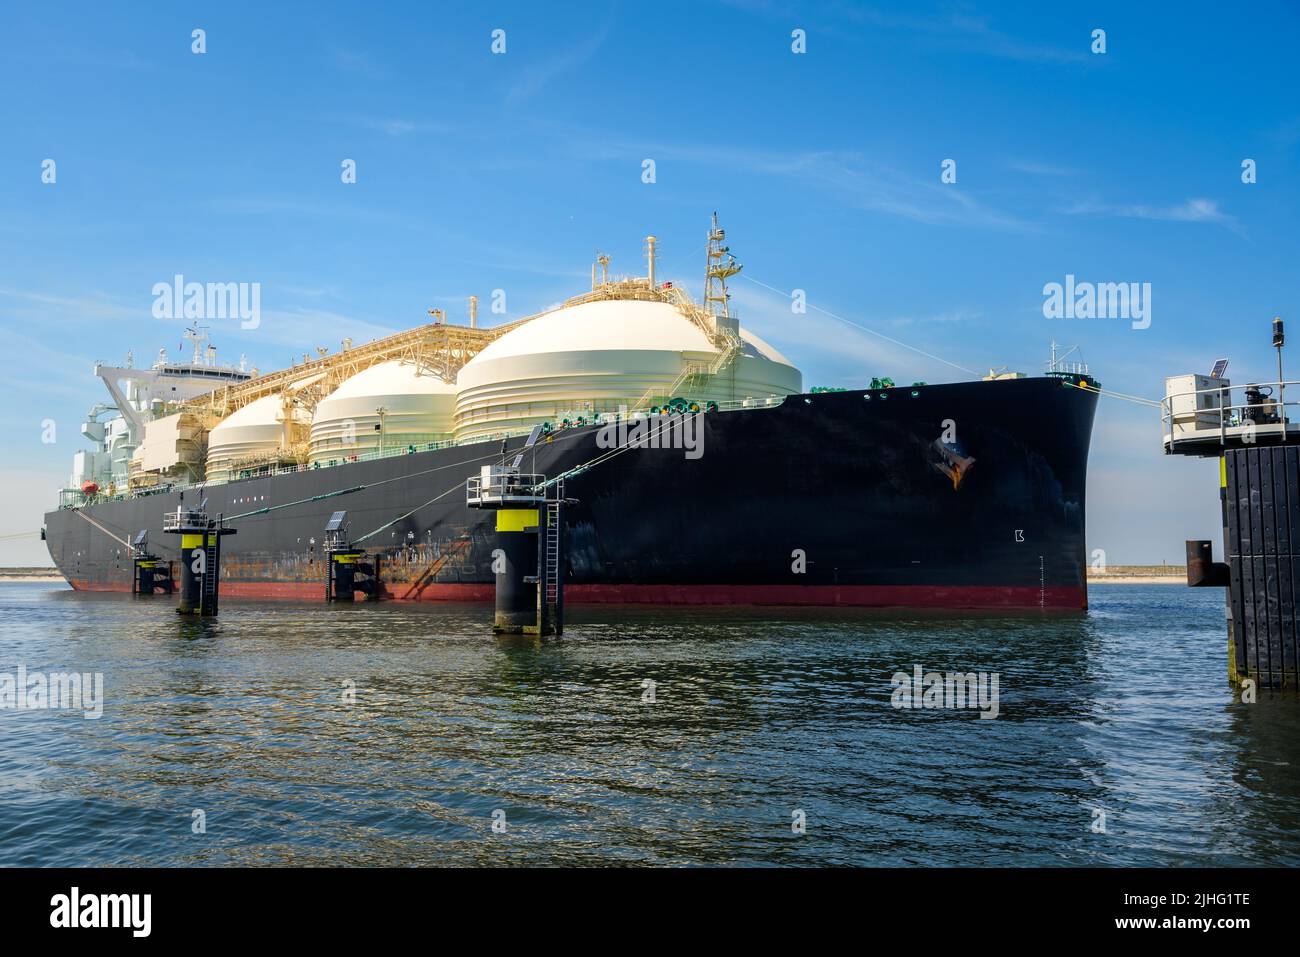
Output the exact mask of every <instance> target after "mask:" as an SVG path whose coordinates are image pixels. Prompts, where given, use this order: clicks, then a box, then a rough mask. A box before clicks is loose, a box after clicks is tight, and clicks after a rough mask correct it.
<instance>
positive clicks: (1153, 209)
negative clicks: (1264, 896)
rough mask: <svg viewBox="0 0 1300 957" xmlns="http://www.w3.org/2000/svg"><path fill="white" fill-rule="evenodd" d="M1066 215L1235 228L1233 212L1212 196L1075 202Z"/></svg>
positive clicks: (1065, 210) (1235, 220)
mask: <svg viewBox="0 0 1300 957" xmlns="http://www.w3.org/2000/svg"><path fill="white" fill-rule="evenodd" d="M1063 212H1065V213H1066V214H1068V215H1070V216H1102V217H1119V218H1124V219H1155V220H1165V221H1168V222H1177V223H1213V224H1215V225H1219V226H1226V227H1228V228H1230V229H1237V228H1238V225H1239V224H1238V223H1237V219H1236V217H1234V216H1230V215H1228V214H1227V213H1225V212H1223V211H1222V210H1221V209H1219V204H1218V201H1216V200H1213V199H1188V200H1185V201H1184V202H1181V203H1176V204H1174V205H1172V206H1151V205H1148V204H1145V203H1095V202H1088V203H1076V204H1075V205H1073V206H1070V207H1067V208H1066V209H1064V210H1063Z"/></svg>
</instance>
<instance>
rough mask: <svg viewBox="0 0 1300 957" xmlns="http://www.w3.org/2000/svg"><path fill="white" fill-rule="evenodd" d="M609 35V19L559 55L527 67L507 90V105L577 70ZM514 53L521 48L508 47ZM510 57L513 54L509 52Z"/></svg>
mask: <svg viewBox="0 0 1300 957" xmlns="http://www.w3.org/2000/svg"><path fill="white" fill-rule="evenodd" d="M607 36H609V22H608V21H606V23H605V25H604V26H602V27H601V28H600V29H598V30H597V31H596V32H595V33H593V34H592V35H591V36H589V37H588V38H587V39H586V40H585V41H583V42H581V43H579V44H577V45H576V46H574V47H571V48H570V49H568V50H566V51H564V52H563V53H561V54H559V55H558V56H553V57H550V58H549V59H546V60H544V61H542V62H541V63H537V64H534V65H532V66H529V67H525V68H524V70H523V72H522V73H520V74H519V77H518V79H516V81H515V83H514V85H513V86H511V87H510V90H509V91H508V92H507V93H506V105H507V106H519V105H520V104H522V103H524V102H525V101H526V100H529V99H532V98H533V97H534V96H536V95H537V94H538V93H540V92H541V91H542V90H543V89H544V88H545V87H546V85H547V84H548V83H550V82H551V81H552V80H554V79H555V78H556V77H558V76H561V75H563V74H565V73H568V72H570V71H572V70H576V69H577V68H578V67H580V66H582V64H584V63H586V62H587V61H588V60H589V59H591V57H592V56H593V55H594V54H595V52H596V51H597V50H599V49H600V47H601V45H602V44H603V43H604V42H605V38H606V37H607ZM507 49H509V50H511V51H512V52H513V51H514V50H518V49H519V48H518V47H513V48H509V47H508V48H507ZM505 56H506V58H507V59H508V58H509V56H510V54H509V53H507V54H506V55H505Z"/></svg>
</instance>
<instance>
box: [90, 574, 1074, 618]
mask: <svg viewBox="0 0 1300 957" xmlns="http://www.w3.org/2000/svg"><path fill="white" fill-rule="evenodd" d="M72 587H73V588H76V589H77V590H79V591H129V590H130V586H129V585H127V584H120V585H119V584H102V583H93V584H92V583H91V582H86V581H74V582H72ZM221 593H222V594H223V595H229V596H231V597H238V598H292V599H307V600H311V601H323V600H324V595H325V585H324V583H322V582H230V581H227V582H222V583H221ZM495 595H496V589H495V587H494V586H493V585H487V584H484V585H478V584H466V583H455V584H433V585H429V586H428V587H426V588H425V589H424V592H423V593H422V594H421V596H420V598H419V599H415V600H418V601H468V602H491V601H493V600H494V598H495ZM384 597H385V600H397V599H396V598H395V596H393V595H392V594H391V593H390V594H386V595H385V596H384ZM564 600H565V601H566V602H569V603H574V604H599V603H607V604H629V605H632V604H655V605H813V606H823V607H831V606H837V605H838V606H846V607H859V608H1017V609H1024V608H1029V609H1033V608H1044V609H1051V610H1055V611H1060V610H1069V611H1080V610H1083V609H1086V608H1087V607H1088V592H1087V589H1086V588H1072V587H1068V586H1052V587H1049V588H1039V587H1034V586H1028V587H1022V586H998V585H568V586H566V587H565V589H564Z"/></svg>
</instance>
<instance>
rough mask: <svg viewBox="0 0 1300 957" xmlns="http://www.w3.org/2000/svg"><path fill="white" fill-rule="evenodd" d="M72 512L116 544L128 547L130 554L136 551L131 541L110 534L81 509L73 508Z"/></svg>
mask: <svg viewBox="0 0 1300 957" xmlns="http://www.w3.org/2000/svg"><path fill="white" fill-rule="evenodd" d="M72 512H73V514H75V515H80V516H81V517H82V518H84V519H85V520H86V521H88V522H89V523H90V524H91V525H93V526H95V527H96V528H97V529H99V530H100V531H101V532H103V533H104V534H105V535H107V536H108V537H109V538H111V539H113V541H115V542H121V543H122V544H123V545H125V546H126V550H127V551H128V552H134V551H135V546H134V545H132V544H131V543H130V542H129V541H127V540H126V539H125V538H119V537H118V536H117V535H115V534H113V533H112V532H110V531H109V530H108V529H107V528H105V527H104V526H103V525H101V524H99V522H97V521H95V520H94V519H93V518H91V517H90V516H89V515H87V514H86V513H85V512H83V511H82V510H81V509H80V508H73V509H72Z"/></svg>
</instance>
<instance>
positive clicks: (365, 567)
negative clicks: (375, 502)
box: [325, 511, 383, 601]
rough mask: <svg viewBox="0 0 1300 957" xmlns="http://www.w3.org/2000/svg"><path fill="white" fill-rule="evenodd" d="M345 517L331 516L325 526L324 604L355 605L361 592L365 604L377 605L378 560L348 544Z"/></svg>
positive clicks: (344, 514) (379, 584)
mask: <svg viewBox="0 0 1300 957" xmlns="http://www.w3.org/2000/svg"><path fill="white" fill-rule="evenodd" d="M347 515H348V513H347V512H346V511H340V512H335V513H334V514H333V515H331V516H330V520H329V522H328V523H326V525H325V600H326V601H356V593H357V592H361V593H362V594H364V595H365V596H366V600H367V601H378V600H379V592H380V589H381V588H382V587H383V586H382V583H381V581H380V578H379V567H380V558H379V556H378V555H375V556H373V557H371V556H367V555H366V552H365V550H364V549H361V548H357V547H356V546H354V545H352V544H350V543H349V542H348V522H347Z"/></svg>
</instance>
